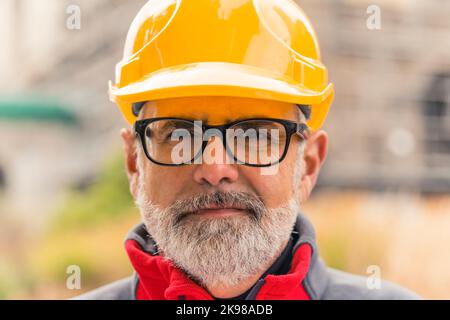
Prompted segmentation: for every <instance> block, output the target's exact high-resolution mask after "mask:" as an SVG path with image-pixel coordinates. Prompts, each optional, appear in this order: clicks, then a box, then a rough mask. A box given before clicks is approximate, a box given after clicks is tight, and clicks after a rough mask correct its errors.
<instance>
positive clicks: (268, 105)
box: [140, 97, 300, 208]
mask: <svg viewBox="0 0 450 320" xmlns="http://www.w3.org/2000/svg"><path fill="white" fill-rule="evenodd" d="M156 117H179V118H187V119H198V120H202V121H204V122H206V123H207V124H210V125H216V124H224V123H227V122H231V121H233V120H237V119H245V118H252V117H267V118H269V117H270V118H280V119H285V120H292V121H298V119H299V110H298V107H297V106H295V105H293V104H289V103H281V102H275V101H269V100H256V99H242V98H227V97H192V98H178V99H166V100H160V101H154V102H149V103H147V104H146V105H145V106H144V109H143V111H142V114H141V116H140V118H144V119H146V118H156ZM298 143H299V139H298V137H296V136H295V138H294V137H293V139H292V141H291V147H290V148H289V150H288V153H287V155H286V158H285V159H284V160H283V161H282V163H281V164H280V165H279V168H278V172H277V173H276V174H262V172H261V171H262V170H264V169H262V168H257V167H249V166H245V165H237V164H211V165H207V164H204V165H184V166H180V167H167V166H160V165H157V164H155V163H152V162H151V161H144V163H143V169H144V172H143V174H144V176H145V178H144V180H145V186H144V191H145V192H146V194H147V195H148V196H149V199H150V200H151V201H152V202H153V203H156V204H158V205H161V206H163V207H167V206H169V205H171V204H172V203H173V202H174V201H175V200H177V199H186V198H189V197H192V196H194V195H198V194H201V193H209V192H213V191H223V192H228V191H241V192H247V193H249V194H252V195H254V196H258V197H260V199H261V200H262V201H263V202H264V204H265V206H267V207H268V208H274V207H278V206H280V205H281V204H284V203H286V202H287V201H288V200H289V199H291V198H292V196H293V195H294V190H293V178H294V171H295V168H296V167H298V166H300V162H297V150H298ZM222 162H225V161H222Z"/></svg>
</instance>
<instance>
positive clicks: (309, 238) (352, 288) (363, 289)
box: [75, 213, 420, 300]
mask: <svg viewBox="0 0 450 320" xmlns="http://www.w3.org/2000/svg"><path fill="white" fill-rule="evenodd" d="M293 232H296V233H298V240H297V243H296V244H295V246H294V249H293V250H294V251H295V250H296V249H297V248H298V247H299V246H300V245H301V244H304V243H308V244H309V245H310V246H311V247H312V249H313V250H312V257H311V264H310V268H309V269H308V273H307V275H306V277H305V278H304V280H303V283H302V284H303V287H304V289H305V291H306V293H307V294H308V296H309V297H310V298H311V299H312V300H336V299H338V300H347V299H356V300H377V299H382V300H393V299H397V300H399V299H401V300H410V299H420V297H419V296H418V295H416V294H415V293H413V292H411V291H409V290H407V289H404V288H402V287H399V286H397V285H395V284H393V283H390V282H388V281H384V280H382V281H381V285H380V286H379V288H369V286H368V285H367V277H363V276H357V275H353V274H350V273H346V272H343V271H339V270H336V269H333V268H329V267H327V266H326V265H325V263H324V262H323V260H322V259H320V257H319V255H318V249H317V244H316V238H315V232H314V228H313V226H312V224H311V223H310V222H309V221H308V220H307V219H306V217H305V216H304V215H303V214H301V213H300V214H299V215H298V218H297V222H296V225H295V228H294V231H293ZM130 238H131V239H133V240H135V241H138V243H139V244H140V245H141V246H142V247H143V248H145V247H147V248H148V247H149V245H151V244H152V243H150V244H149V240H148V239H150V240H151V238H150V237H149V235H148V234H147V233H146V230H145V227H144V226H143V224H140V225H139V226H137V227H136V228H134V229H133V230H132V231H131V232H130V233H129V234H128V236H127V239H130ZM153 244H154V242H153ZM138 283H139V277H138V275H137V274H134V275H133V276H131V277H128V278H125V279H122V280H119V281H116V282H113V283H111V284H108V285H105V286H103V287H100V288H98V289H95V290H93V291H91V292H88V293H85V294H83V295H80V296H78V297H76V298H75V299H80V300H135V299H136V290H137V287H138ZM256 293H257V291H256V290H252V292H251V294H249V296H248V297H247V298H246V299H247V300H253V299H254V297H255V296H256Z"/></svg>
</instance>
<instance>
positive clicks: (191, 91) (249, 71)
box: [109, 62, 333, 129]
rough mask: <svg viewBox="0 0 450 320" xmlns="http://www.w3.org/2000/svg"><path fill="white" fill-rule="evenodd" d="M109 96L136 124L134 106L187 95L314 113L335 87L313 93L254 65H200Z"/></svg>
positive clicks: (180, 67) (163, 74)
mask: <svg viewBox="0 0 450 320" xmlns="http://www.w3.org/2000/svg"><path fill="white" fill-rule="evenodd" d="M109 94H110V99H111V100H112V101H113V102H115V103H117V104H118V106H119V107H120V109H121V110H122V112H123V114H124V116H125V118H126V120H127V121H128V122H129V123H130V124H133V123H134V121H135V120H136V117H135V116H134V114H133V113H132V110H131V109H132V108H131V105H132V104H133V103H135V102H142V101H151V100H158V99H165V98H176V97H187V96H235V97H245V98H257V99H268V100H276V101H283V102H288V103H296V104H308V105H312V106H313V113H314V105H321V104H323V103H324V102H325V101H328V102H331V99H332V96H333V85H332V84H329V85H328V86H327V87H326V88H324V89H323V90H321V91H313V90H310V89H307V88H305V87H304V86H302V85H299V84H298V83H295V82H293V81H292V80H291V79H288V78H286V77H285V76H284V75H279V74H277V73H271V72H270V71H267V70H265V69H261V68H257V67H254V66H249V65H242V64H234V63H228V62H200V63H190V64H184V65H178V66H174V67H169V68H164V69H161V70H159V71H157V72H154V73H151V74H150V75H149V76H147V77H145V78H143V79H142V80H141V81H138V82H135V83H132V84H129V85H127V86H124V87H122V88H118V87H116V86H112V85H110V91H109ZM328 105H329V103H328ZM326 109H327V110H322V111H321V113H324V114H323V115H322V116H321V119H318V120H317V121H319V122H320V124H319V123H317V124H316V125H315V127H317V126H320V125H321V122H322V121H323V118H324V117H325V116H326V113H327V112H328V106H327V107H326ZM317 111H318V110H317ZM312 129H314V128H312Z"/></svg>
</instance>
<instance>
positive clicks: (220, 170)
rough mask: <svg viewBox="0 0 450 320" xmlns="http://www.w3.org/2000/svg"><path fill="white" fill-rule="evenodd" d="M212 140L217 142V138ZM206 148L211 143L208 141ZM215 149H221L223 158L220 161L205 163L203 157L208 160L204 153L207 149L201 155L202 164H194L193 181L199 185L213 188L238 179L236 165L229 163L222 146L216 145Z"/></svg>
mask: <svg viewBox="0 0 450 320" xmlns="http://www.w3.org/2000/svg"><path fill="white" fill-rule="evenodd" d="M212 140H215V141H216V142H218V139H217V137H214V138H213V139H212ZM208 146H211V141H209V143H208ZM215 148H221V153H222V155H223V158H222V159H218V160H220V161H205V157H206V158H208V155H205V153H208V147H207V148H206V149H205V152H204V154H203V159H202V160H203V161H202V163H201V164H194V166H195V169H194V181H195V182H197V183H198V184H200V185H204V186H214V187H217V186H220V185H221V184H224V183H233V182H236V181H237V179H238V177H239V172H238V168H237V164H235V163H232V162H233V161H230V158H229V155H228V154H227V152H226V150H225V149H224V148H223V146H221V145H218V144H216V145H215ZM217 151H218V150H217V149H216V152H217ZM216 160H217V159H216Z"/></svg>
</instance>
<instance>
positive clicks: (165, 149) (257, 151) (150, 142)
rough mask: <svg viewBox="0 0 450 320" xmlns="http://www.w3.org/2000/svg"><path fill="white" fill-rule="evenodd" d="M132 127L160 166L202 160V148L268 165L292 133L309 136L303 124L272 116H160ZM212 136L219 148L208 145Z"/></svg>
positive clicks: (279, 157)
mask: <svg viewBox="0 0 450 320" xmlns="http://www.w3.org/2000/svg"><path fill="white" fill-rule="evenodd" d="M134 128H135V132H136V135H137V136H138V137H139V139H140V141H141V144H142V147H143V149H144V152H145V155H146V156H147V158H148V159H149V160H150V161H152V162H154V163H156V164H159V165H163V166H180V165H186V164H197V163H201V161H202V158H205V154H204V153H205V151H207V154H208V155H209V156H212V157H216V158H217V157H218V158H219V159H222V157H221V156H220V152H221V151H223V150H224V149H225V150H226V152H227V154H228V155H229V157H230V159H232V161H234V162H232V163H237V164H244V165H247V166H252V167H269V166H272V165H275V164H278V163H280V162H281V161H282V160H283V159H284V158H285V157H286V154H287V151H288V148H289V144H290V141H291V137H292V135H293V134H296V135H297V136H298V137H299V138H300V139H302V140H306V139H307V138H308V136H309V130H308V126H307V125H306V124H304V123H297V122H294V121H289V120H284V119H273V118H250V119H243V120H237V121H233V122H230V123H227V124H224V125H206V124H203V123H202V121H199V120H190V119H182V118H170V117H163V118H151V119H143V120H138V121H136V122H135V125H134ZM213 136H218V137H220V138H221V140H222V143H221V144H220V148H214V146H212V147H209V146H211V145H210V144H208V142H209V140H210V138H211V137H213ZM218 153H219V155H218Z"/></svg>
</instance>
